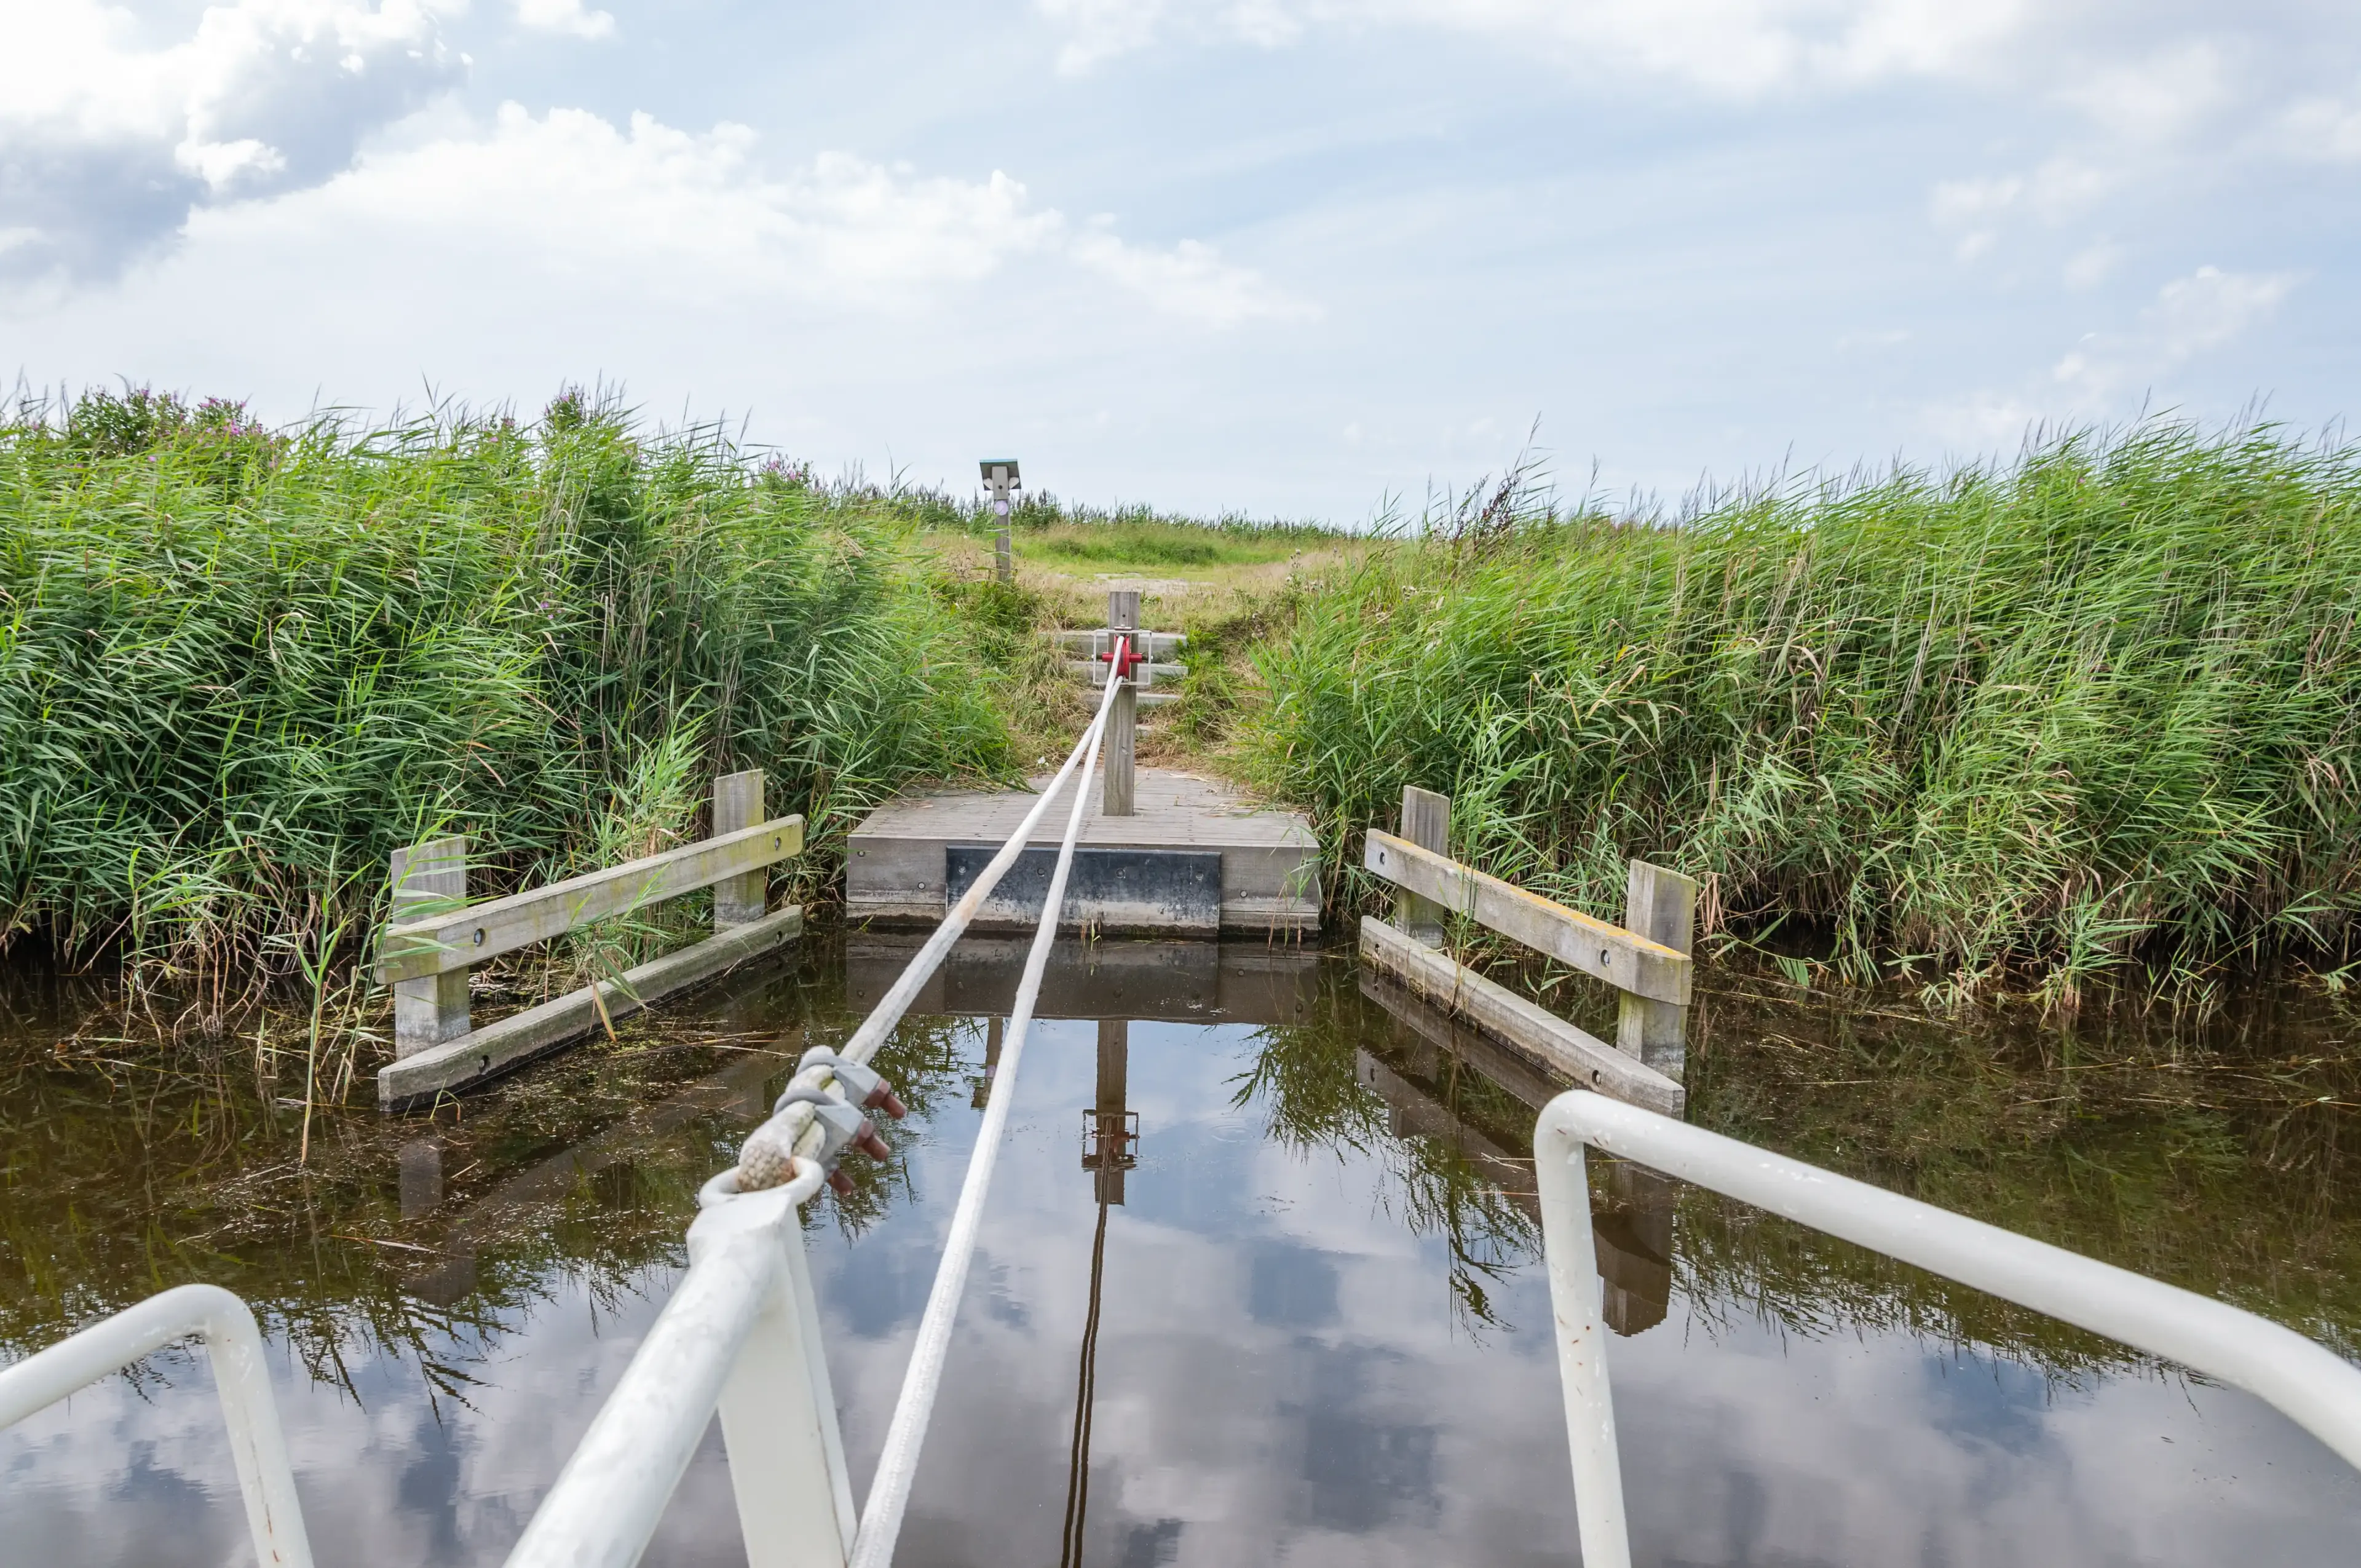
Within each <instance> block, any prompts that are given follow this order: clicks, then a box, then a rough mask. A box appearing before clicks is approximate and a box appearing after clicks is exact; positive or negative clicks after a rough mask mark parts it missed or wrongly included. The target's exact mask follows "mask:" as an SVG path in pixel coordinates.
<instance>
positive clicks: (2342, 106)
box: [2279, 89, 2361, 163]
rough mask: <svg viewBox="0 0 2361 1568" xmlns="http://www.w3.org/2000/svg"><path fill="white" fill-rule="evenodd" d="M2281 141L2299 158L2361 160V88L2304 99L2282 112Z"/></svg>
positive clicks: (2341, 161) (2331, 160)
mask: <svg viewBox="0 0 2361 1568" xmlns="http://www.w3.org/2000/svg"><path fill="white" fill-rule="evenodd" d="M2279 145H2280V146H2281V147H2282V148H2284V149H2285V150H2286V151H2287V152H2289V153H2290V154H2292V155H2293V156H2295V157H2297V158H2301V159H2315V160H2319V161H2322V162H2329V163H2361V89H2356V91H2355V92H2353V93H2346V94H2342V95H2334V94H2332V95H2323V96H2320V97H2312V98H2305V99H2302V100H2300V101H2299V102H2297V103H2295V104H2291V105H2290V107H2289V108H2288V110H2287V112H2286V113H2285V114H2283V115H2280V116H2279Z"/></svg>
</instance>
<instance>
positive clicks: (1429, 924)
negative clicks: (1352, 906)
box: [1394, 784, 1451, 948]
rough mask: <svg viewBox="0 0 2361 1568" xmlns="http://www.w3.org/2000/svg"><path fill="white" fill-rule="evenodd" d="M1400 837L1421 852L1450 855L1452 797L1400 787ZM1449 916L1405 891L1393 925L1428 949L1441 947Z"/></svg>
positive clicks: (1398, 897) (1399, 897)
mask: <svg viewBox="0 0 2361 1568" xmlns="http://www.w3.org/2000/svg"><path fill="white" fill-rule="evenodd" d="M1401 836H1402V837H1403V838H1404V839H1408V840H1409V841H1410V842H1411V843H1413V844H1415V845H1417V846H1418V847H1419V848H1420V849H1422V850H1433V851H1434V852H1435V853H1436V854H1438V855H1442V856H1444V858H1446V859H1448V858H1449V856H1450V854H1451V797H1450V796H1449V795H1437V794H1436V793H1435V792H1434V791H1433V790H1431V789H1421V788H1419V787H1418V786H1417V785H1416V784H1404V785H1402V798H1401ZM1449 913H1450V912H1449V911H1448V910H1446V909H1444V907H1443V905H1440V904H1437V903H1435V902H1434V900H1433V899H1431V898H1422V897H1420V896H1419V895H1418V894H1414V893H1411V892H1410V891H1409V890H1408V889H1404V890H1403V891H1402V892H1401V893H1400V894H1397V895H1395V898H1394V924H1395V925H1396V926H1397V927H1400V929H1401V930H1403V931H1405V932H1407V933H1408V934H1410V935H1411V936H1412V937H1414V938H1417V939H1418V940H1419V941H1420V942H1422V943H1423V944H1425V945H1426V946H1427V947H1430V948H1439V947H1441V946H1443V940H1444V934H1443V922H1444V916H1447V915H1448V914H1449Z"/></svg>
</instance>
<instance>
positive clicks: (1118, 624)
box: [1099, 588, 1140, 817]
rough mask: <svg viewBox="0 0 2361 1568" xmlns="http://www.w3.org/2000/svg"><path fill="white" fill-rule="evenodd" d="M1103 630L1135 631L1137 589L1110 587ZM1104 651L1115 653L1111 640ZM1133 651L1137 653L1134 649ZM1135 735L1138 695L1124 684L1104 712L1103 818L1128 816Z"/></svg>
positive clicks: (1110, 667) (1110, 673)
mask: <svg viewBox="0 0 2361 1568" xmlns="http://www.w3.org/2000/svg"><path fill="white" fill-rule="evenodd" d="M1107 629H1108V630H1109V631H1110V632H1116V631H1137V630H1139V590H1138V589H1137V588H1111V589H1109V590H1108V592H1107ZM1107 651H1108V652H1114V651H1115V639H1114V638H1113V637H1112V636H1110V637H1109V638H1108V639H1107ZM1133 652H1140V650H1138V649H1137V648H1135V649H1134V650H1133ZM1107 679H1109V680H1114V679H1115V666H1114V665H1112V664H1110V665H1108V666H1107ZM1138 732H1139V692H1138V690H1137V687H1135V686H1134V685H1132V683H1130V682H1129V681H1126V682H1124V683H1123V688H1122V689H1121V690H1120V691H1118V692H1116V693H1115V705H1114V707H1111V708H1110V709H1109V710H1108V712H1107V732H1106V748H1105V756H1106V792H1105V794H1104V795H1102V796H1101V797H1100V805H1099V811H1100V815H1102V816H1104V817H1129V816H1131V815H1132V766H1131V758H1132V751H1133V748H1134V746H1135V745H1136V743H1137V735H1138Z"/></svg>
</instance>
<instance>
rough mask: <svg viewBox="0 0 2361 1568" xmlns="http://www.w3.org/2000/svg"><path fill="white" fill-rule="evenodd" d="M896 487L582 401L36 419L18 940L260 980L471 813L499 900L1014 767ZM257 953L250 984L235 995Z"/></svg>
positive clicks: (18, 656) (1, 476)
mask: <svg viewBox="0 0 2361 1568" xmlns="http://www.w3.org/2000/svg"><path fill="white" fill-rule="evenodd" d="M934 574H935V566H934V564H933V559H932V557H931V556H930V555H929V554H928V553H926V552H924V551H923V550H921V549H919V548H917V545H916V543H915V535H914V532H913V531H912V529H911V528H910V526H909V525H908V523H907V522H906V521H903V520H901V519H899V518H897V517H895V516H894V515H893V514H892V513H891V510H890V509H884V508H881V507H880V506H879V505H877V504H875V503H874V501H873V500H872V499H863V498H861V497H858V496H846V495H840V494H836V493H832V492H830V491H829V490H827V489H824V488H818V487H815V486H813V485H811V484H809V483H808V482H807V480H806V479H805V477H803V476H802V475H801V474H799V473H796V472H795V471H791V470H786V469H784V468H782V467H780V466H777V465H775V464H774V465H770V466H763V465H759V464H757V463H754V462H752V461H751V460H748V459H745V458H743V457H741V455H740V454H738V453H737V452H735V451H734V450H733V449H732V448H731V447H730V445H729V444H727V443H726V442H725V441H724V440H723V439H722V438H721V437H720V436H719V435H718V434H717V433H712V432H698V431H691V432H688V433H677V434H653V433H648V432H646V431H644V430H642V429H640V428H637V427H635V426H634V425H633V424H631V422H629V421H628V420H627V419H626V418H625V417H624V416H622V415H621V414H620V413H619V412H617V411H615V410H613V409H611V408H600V407H598V406H595V405H593V404H590V403H588V402H586V401H585V400H583V399H582V398H581V397H579V396H577V395H569V396H566V397H562V398H560V399H559V400H557V401H555V402H554V403H553V404H551V405H550V407H549V409H548V410H547V411H546V412H545V414H544V417H543V418H541V419H540V420H539V421H537V422H533V423H532V424H530V425H520V424H518V423H516V422H512V421H510V420H507V419H500V418H489V419H478V418H456V419H454V418H444V419H428V420H422V421H419V422H415V423H411V424H406V425H400V426H395V427H390V428H380V429H364V428H358V427H356V426H351V425H347V424H345V423H340V422H335V421H323V422H317V423H314V424H313V425H310V426H308V427H306V428H302V429H298V430H293V431H287V432H272V431H269V430H265V429H262V428H260V427H258V426H256V425H254V424H252V423H250V422H247V420H246V419H245V418H244V417H243V416H242V414H241V413H240V411H238V410H237V409H236V407H235V406H234V405H229V404H223V403H208V404H205V405H203V406H201V407H196V408H192V407H189V406H187V405H185V404H182V403H181V402H179V401H178V400H173V399H170V398H169V397H153V396H149V395H148V394H146V393H144V392H141V393H131V394H127V395H126V396H123V397H90V398H85V399H83V400H82V401H81V402H80V403H79V404H77V405H76V406H75V407H74V408H73V409H72V410H71V413H70V416H69V417H67V418H65V419H63V420H57V419H48V420H43V419H39V418H35V417H20V418H19V420H18V421H17V422H16V423H14V424H13V425H11V426H8V427H5V428H0V773H5V779H6V787H5V790H0V931H5V934H6V936H7V937H8V938H12V939H13V938H27V937H30V938H35V939H36V940H46V941H49V942H52V943H54V944H56V945H58V946H60V947H62V948H65V949H67V950H68V951H70V952H71V953H75V954H80V955H88V954H91V953H93V952H97V951H100V950H104V949H114V950H127V951H128V952H129V953H130V954H131V955H133V956H134V957H136V958H138V959H146V960H150V961H151V962H152V963H153V964H155V965H157V966H159V967H161V968H162V969H163V970H167V971H179V972H181V973H184V974H185V973H188V972H191V971H194V972H195V973H197V974H198V975H199V976H201V977H210V979H211V981H212V983H213V984H214V986H215V987H216V988H218V987H220V986H222V985H224V984H226V986H227V988H228V989H229V990H230V991H231V992H237V991H240V990H243V989H244V986H245V984H246V983H247V979H248V977H250V976H255V975H259V974H262V973H265V972H269V971H271V970H276V971H277V972H280V973H286V972H291V970H295V969H298V968H301V967H303V966H305V965H312V966H316V965H317V963H318V961H319V960H318V954H319V952H320V949H321V948H322V947H323V946H327V947H331V948H333V947H335V945H336V938H338V937H340V936H341V937H342V938H345V945H346V948H347V949H349V948H351V947H353V946H355V945H357V943H356V941H355V938H357V937H358V936H359V935H360V934H361V933H365V932H366V931H367V930H368V928H369V927H370V926H371V924H372V922H373V921H374V919H375V918H376V917H377V915H378V912H379V908H380V905H381V900H382V898H383V895H384V886H385V872H384V867H385V864H386V857H387V854H388V852H389V851H390V850H392V849H394V848H395V847H396V846H398V845H401V844H404V843H408V842H412V841H414V840H415V839H418V838H420V837H422V836H423V835H427V834H430V833H434V832H437V831H456V832H463V833H466V834H467V835H468V836H469V837H470V839H472V840H473V843H474V850H472V851H471V853H472V854H473V856H474V857H476V859H477V861H478V864H479V865H480V866H481V867H482V868H483V870H482V874H481V875H480V877H479V878H478V881H477V883H476V886H477V888H478V890H480V892H482V893H493V892H498V891H502V890H505V889H508V888H511V887H514V886H517V885H520V884H522V883H529V882H531V881H534V880H539V879H542V878H546V877H549V876H553V875H558V874H565V873H567V872H573V871H577V870H580V869H584V868H585V867H587V866H589V865H593V864H597V863H601V862H602V861H609V860H611V859H614V858H617V857H619V856H620V855H622V854H625V853H633V852H642V853H643V852H647V851H648V850H652V849H654V848H657V847H661V846H663V845H664V844H666V843H668V842H670V841H673V840H675V839H678V838H679V837H681V836H683V835H694V834H695V833H697V832H699V831H701V828H700V826H699V824H698V821H697V812H698V808H699V806H700V802H701V795H702V791H703V790H704V787H705V785H706V784H707V781H708V780H709V778H710V777H711V776H712V774H713V773H716V772H719V771H723V770H727V769H733V768H740V767H749V766H759V767H763V768H766V769H768V770H769V771H770V774H771V780H770V800H771V803H772V806H773V808H774V810H802V811H805V812H807V814H808V816H809V817H810V818H811V822H812V825H813V837H814V839H815V841H816V842H817V844H818V847H819V848H818V860H817V861H816V865H817V868H818V869H817V872H816V873H815V874H822V875H824V874H825V872H826V870H827V869H828V858H827V857H828V852H829V846H830V844H831V841H832V839H835V838H837V837H839V836H840V834H841V831H842V829H843V828H844V826H845V824H846V821H847V819H848V817H850V816H851V814H853V813H854V812H856V811H857V810H858V809H859V808H860V807H861V806H864V805H866V804H868V803H870V802H872V801H874V800H876V799H878V798H880V797H882V796H884V795H888V794H890V793H891V792H893V791H894V790H895V788H896V787H898V786H899V785H901V784H904V783H906V782H907V781H908V780H910V779H913V778H916V777H943V776H961V775H974V774H978V773H998V772H1001V771H1003V770H1005V767H1006V766H1007V765H1008V763H1009V761H1010V752H1009V747H1008V740H1007V731H1006V728H1005V724H1004V722H1003V719H1002V718H1001V713H1000V709H999V707H998V706H996V704H995V700H994V689H993V688H994V684H995V682H998V681H1001V680H1003V679H1005V677H1004V676H1003V675H1002V674H999V673H997V671H996V670H995V669H994V667H993V666H992V665H991V664H990V663H987V661H986V659H985V658H984V657H983V652H982V651H980V648H979V643H978V634H977V631H976V629H975V628H974V627H973V626H972V624H971V623H970V622H969V621H968V620H964V619H962V618H961V617H959V616H957V615H951V614H946V613H945V609H946V606H945V603H944V600H943V597H942V595H941V593H940V592H939V591H938V588H939V586H938V585H937V583H936V581H935V576H934ZM224 977H228V978H227V979H226V981H225V979H224Z"/></svg>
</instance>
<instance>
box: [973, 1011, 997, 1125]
mask: <svg viewBox="0 0 2361 1568" xmlns="http://www.w3.org/2000/svg"><path fill="white" fill-rule="evenodd" d="M1005 1027H1006V1025H1005V1021H1004V1020H1002V1019H999V1018H987V1019H985V1020H984V1021H983V1077H981V1078H979V1079H977V1080H975V1092H974V1094H972V1096H970V1097H969V1099H968V1103H969V1104H971V1105H972V1106H974V1107H975V1108H976V1109H977V1110H979V1111H981V1110H983V1102H985V1101H987V1100H989V1099H991V1098H992V1075H993V1074H994V1073H995V1072H998V1071H999V1070H1000V1038H1001V1033H1002V1031H1003V1030H1004V1029H1005Z"/></svg>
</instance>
